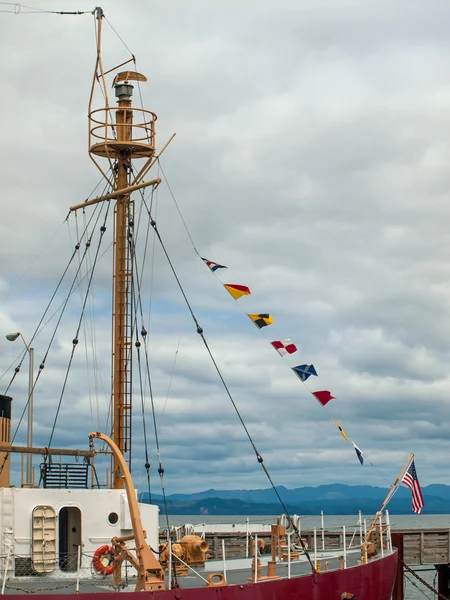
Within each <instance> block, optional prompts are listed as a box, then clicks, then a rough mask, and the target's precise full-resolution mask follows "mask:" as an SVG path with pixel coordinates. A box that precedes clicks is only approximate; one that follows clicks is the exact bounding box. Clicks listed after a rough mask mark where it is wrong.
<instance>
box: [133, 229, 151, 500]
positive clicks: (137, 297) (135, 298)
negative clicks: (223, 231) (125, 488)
mask: <svg viewBox="0 0 450 600" xmlns="http://www.w3.org/2000/svg"><path fill="white" fill-rule="evenodd" d="M128 244H129V252H130V254H131V257H132V263H133V264H134V263H135V261H136V247H135V243H134V238H133V237H132V234H131V232H130V231H129V233H128ZM134 271H135V272H136V273H137V269H134ZM132 282H133V285H132V309H134V313H133V315H134V319H133V320H134V324H133V329H134V332H135V335H136V341H135V344H134V345H135V348H136V351H137V360H138V373H139V391H140V397H141V411H142V432H143V437H144V449H145V469H146V472H147V489H148V495H149V502H150V503H151V501H152V494H151V487H150V458H149V453H148V441H147V426H146V422H145V399H144V386H143V381H142V365H141V341H140V339H139V328H138V323H137V315H138V307H137V305H136V303H137V302H138V303H139V304H141V303H140V293H139V289H140V285H139V281H138V276H136V278H134V277H133V279H132ZM136 287H137V293H136ZM146 333H147V332H146V331H145V329H144V327H142V331H141V334H142V335H143V336H145V335H146Z"/></svg>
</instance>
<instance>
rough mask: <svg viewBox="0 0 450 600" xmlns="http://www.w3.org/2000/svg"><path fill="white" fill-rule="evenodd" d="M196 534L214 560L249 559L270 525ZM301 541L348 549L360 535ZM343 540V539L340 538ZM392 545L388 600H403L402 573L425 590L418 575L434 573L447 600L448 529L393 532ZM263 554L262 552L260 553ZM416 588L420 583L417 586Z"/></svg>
mask: <svg viewBox="0 0 450 600" xmlns="http://www.w3.org/2000/svg"><path fill="white" fill-rule="evenodd" d="M196 533H197V534H198V535H202V536H203V537H204V538H205V539H206V540H207V542H208V544H209V552H210V554H211V557H212V558H214V559H223V552H226V557H227V558H230V559H232V558H238V557H243V556H250V554H249V553H250V551H251V540H252V539H253V538H254V537H257V539H258V540H263V541H264V542H265V547H266V548H267V549H268V551H269V550H270V539H271V538H270V526H261V525H260V526H259V527H258V525H257V524H251V525H247V526H246V525H245V524H242V525H241V526H240V527H239V526H237V525H236V526H235V525H232V524H229V525H227V527H226V528H223V529H222V528H218V529H217V530H214V529H211V528H209V530H208V527H206V528H205V530H204V531H203V532H202V528H201V526H198V525H197V526H196ZM301 536H302V539H303V540H304V541H305V542H306V544H307V547H308V549H309V550H310V551H314V549H315V547H317V549H318V550H323V549H326V550H330V551H332V550H338V549H341V548H344V547H345V548H347V549H352V548H356V547H358V546H359V545H360V544H361V541H362V539H361V538H362V535H361V531H360V530H358V527H354V528H353V529H352V528H350V527H348V528H347V529H340V530H321V529H316V530H315V531H314V530H305V531H301ZM344 538H345V539H344ZM392 545H393V546H395V547H396V548H397V549H398V553H399V554H398V556H399V562H398V569H397V578H396V582H395V587H394V593H393V596H392V600H404V583H405V581H404V579H405V571H408V572H410V574H411V575H414V576H415V577H416V578H417V579H418V580H419V581H420V582H421V583H422V584H423V585H424V586H425V587H429V588H430V589H431V587H430V586H429V584H427V583H426V582H425V581H424V580H423V579H422V577H421V576H420V571H423V570H426V568H427V567H428V568H429V569H433V570H436V572H437V574H438V578H437V590H433V591H434V592H437V597H438V598H441V599H449V600H450V528H449V529H401V530H397V529H395V530H394V529H393V530H392ZM262 553H264V550H262ZM418 585H420V583H418Z"/></svg>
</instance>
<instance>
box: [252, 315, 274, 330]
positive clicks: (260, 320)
mask: <svg viewBox="0 0 450 600" xmlns="http://www.w3.org/2000/svg"><path fill="white" fill-rule="evenodd" d="M247 315H248V316H249V317H250V319H251V320H252V321H253V323H254V324H255V325H256V327H257V328H258V329H261V328H262V327H266V326H267V325H272V323H273V317H272V315H269V314H267V313H260V314H249V313H247Z"/></svg>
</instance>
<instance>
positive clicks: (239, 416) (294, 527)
mask: <svg viewBox="0 0 450 600" xmlns="http://www.w3.org/2000/svg"><path fill="white" fill-rule="evenodd" d="M147 210H148V209H147ZM148 216H149V218H150V220H151V225H152V227H153V229H154V230H155V234H156V236H157V238H158V241H159V243H160V245H161V247H162V250H163V252H164V254H165V256H166V259H167V262H168V264H169V267H170V269H171V271H172V274H173V276H174V277H175V280H176V282H177V284H178V287H179V290H180V292H181V294H182V296H183V298H184V301H185V303H186V306H187V308H188V310H189V312H190V314H191V317H192V319H193V321H194V323H195V326H196V329H197V333H198V334H199V335H200V337H201V338H202V341H203V344H204V346H205V348H206V350H207V352H208V354H209V356H210V358H211V361H212V363H213V365H214V368H215V369H216V372H217V374H218V376H219V378H220V380H221V382H222V385H223V387H224V389H225V391H226V394H227V396H228V398H229V399H230V401H231V403H232V405H233V408H234V410H235V412H236V414H237V416H238V419H239V421H240V423H241V425H242V427H243V429H244V431H245V433H246V435H247V437H248V439H249V441H250V444H251V446H252V448H253V451H254V453H255V455H256V459H257V461H258V463H259V464H260V465H261V467H262V469H263V471H264V473H265V475H266V477H267V479H268V481H269V483H270V485H271V487H272V489H273V490H274V492H275V494H276V496H277V498H278V501H279V502H280V505H281V506H282V508H283V510H284V512H285V514H286V516H287V519H288V521H289V524H290V525H291V527H292V528H293V529H294V531H295V532H296V534H297V535H298V538H299V540H300V543H301V546H302V548H303V551H304V553H305V556H306V557H307V558H308V561H309V564H310V566H311V569H312V572H313V573H314V574H315V573H316V569H315V567H314V564H313V562H312V560H311V557H310V555H309V552H308V549H307V548H306V545H305V543H304V542H303V540H302V538H301V535H300V532H299V530H298V528H297V527H296V525H295V523H294V522H293V520H292V518H291V517H290V515H289V511H288V510H287V508H286V506H285V504H284V501H283V499H282V498H281V496H280V494H279V492H278V490H277V488H276V486H275V484H274V483H273V481H272V478H271V476H270V473H269V471H268V470H267V468H266V466H265V464H264V459H263V457H262V456H261V454H260V453H259V452H258V450H257V448H256V444H255V442H254V441H253V438H252V436H251V434H250V432H249V430H248V428H247V426H246V424H245V422H244V419H243V418H242V415H241V413H240V411H239V409H238V407H237V405H236V403H235V401H234V399H233V397H232V395H231V392H230V390H229V388H228V386H227V384H226V382H225V380H224V378H223V375H222V373H221V371H220V369H219V366H218V364H217V362H216V360H215V358H214V356H213V354H212V351H211V349H210V347H209V345H208V342H207V340H206V338H205V335H204V332H203V328H202V327H201V326H200V324H199V322H198V320H197V318H196V316H195V314H194V311H193V310H192V307H191V305H190V302H189V300H188V298H187V296H186V293H185V291H184V289H183V286H182V285H181V282H180V280H179V278H178V275H177V273H176V271H175V268H174V266H173V263H172V261H171V259H170V257H169V254H168V252H167V250H166V247H165V245H164V242H163V240H162V238H161V235H160V233H159V230H158V227H157V224H156V221H154V220H153V218H152V216H151V214H150V213H148Z"/></svg>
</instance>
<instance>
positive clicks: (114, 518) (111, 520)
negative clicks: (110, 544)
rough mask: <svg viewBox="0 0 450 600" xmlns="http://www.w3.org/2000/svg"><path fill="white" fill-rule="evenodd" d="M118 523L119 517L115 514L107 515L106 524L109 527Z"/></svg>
mask: <svg viewBox="0 0 450 600" xmlns="http://www.w3.org/2000/svg"><path fill="white" fill-rule="evenodd" d="M118 521H119V515H118V514H117V513H115V512H110V513H109V515H108V523H109V524H110V525H116V524H117V522H118Z"/></svg>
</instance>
